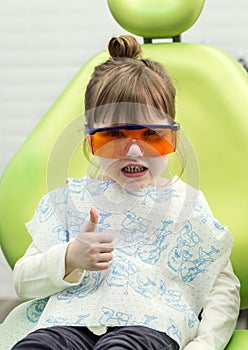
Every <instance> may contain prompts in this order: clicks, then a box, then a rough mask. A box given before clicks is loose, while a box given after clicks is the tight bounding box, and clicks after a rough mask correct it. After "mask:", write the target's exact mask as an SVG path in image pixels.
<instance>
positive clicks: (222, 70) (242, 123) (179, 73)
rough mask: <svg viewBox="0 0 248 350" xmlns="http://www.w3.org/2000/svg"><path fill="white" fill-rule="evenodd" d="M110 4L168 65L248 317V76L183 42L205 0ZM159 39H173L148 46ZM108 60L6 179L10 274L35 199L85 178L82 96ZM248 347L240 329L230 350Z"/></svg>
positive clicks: (0, 236)
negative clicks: (225, 229) (228, 241)
mask: <svg viewBox="0 0 248 350" xmlns="http://www.w3.org/2000/svg"><path fill="white" fill-rule="evenodd" d="M108 5H109V8H110V11H111V12H112V14H113V16H114V18H115V19H116V20H117V22H118V23H119V24H120V25H121V26H122V27H123V28H124V29H125V30H126V31H128V32H130V33H132V34H135V35H137V36H140V37H143V38H144V44H143V55H144V57H148V58H151V59H154V60H157V61H159V62H161V63H162V64H164V65H165V67H166V68H167V70H168V72H169V73H170V75H171V76H172V78H173V80H174V82H175V86H176V89H177V99H176V111H177V114H176V118H177V120H178V121H179V122H180V123H181V125H182V128H183V130H184V133H185V134H186V135H187V137H188V139H189V140H190V141H191V144H192V147H193V148H194V151H195V155H196V157H197V159H198V163H199V164H198V165H197V166H199V169H200V188H201V189H202V190H203V191H204V193H205V195H206V197H207V199H208V201H209V204H210V206H211V208H212V210H213V212H214V214H215V216H216V217H217V218H218V219H219V220H220V222H221V223H222V224H224V225H228V226H229V228H230V230H231V232H232V234H233V239H234V243H233V251H232V256H231V259H232V263H233V267H234V270H235V272H236V274H237V276H238V277H239V279H240V282H241V309H247V308H248V268H247V251H248V250H247V248H248V237H247V236H246V234H247V229H248V224H247V209H248V182H247V173H248V163H247V158H248V136H247V135H248V117H247V115H246V114H247V111H248V75H247V72H246V71H245V70H244V68H243V67H242V66H241V65H240V64H239V63H238V62H236V61H235V59H233V58H232V57H230V56H229V55H227V54H226V53H225V52H223V51H221V50H219V49H217V48H214V47H211V46H207V45H203V44H192V43H182V42H180V35H181V33H183V32H184V31H186V30H187V29H188V28H189V27H191V26H192V25H193V24H194V22H195V21H196V20H197V18H198V16H199V15H200V13H201V11H202V9H203V6H204V0H187V1H185V0H174V1H171V0H142V1H141V0H133V1H130V0H108ZM161 38H173V40H172V41H171V42H170V41H166V42H162V43H161V42H160V43H154V40H153V39H161ZM107 57H108V56H107V52H106V51H103V52H100V53H99V54H97V55H95V56H94V57H93V58H92V59H90V60H89V61H88V62H87V63H86V64H85V65H84V66H83V67H82V69H81V70H80V71H79V72H78V74H77V75H76V76H75V77H74V78H73V79H72V81H71V82H70V84H69V85H68V86H67V88H66V89H65V90H64V92H63V93H62V94H61V96H60V97H59V98H58V99H57V101H56V102H55V103H54V105H53V106H52V107H51V108H50V110H49V111H48V113H47V114H46V115H45V116H44V118H43V119H42V120H41V122H40V123H39V124H38V125H37V127H36V128H35V129H34V131H33V132H32V133H31V135H30V136H29V137H28V138H27V140H26V141H25V142H24V144H23V145H22V146H21V148H20V149H19V151H18V152H17V153H16V155H15V156H14V157H13V159H12V160H11V161H10V163H9V165H8V166H7V168H6V170H5V172H4V174H3V175H2V178H1V181H0V243H1V247H2V250H3V252H4V254H5V257H6V259H7V261H8V263H9V264H10V266H11V267H12V268H13V266H14V264H15V262H16V261H17V259H19V258H20V257H21V256H22V255H23V254H24V252H25V250H26V248H27V246H28V245H29V243H30V237H29V235H28V233H27V231H26V228H25V225H24V223H25V222H27V221H29V220H30V218H31V217H32V216H33V213H34V210H35V209H36V206H37V204H38V202H39V200H40V198H41V196H42V195H44V194H45V193H46V192H47V191H50V190H51V189H53V188H56V187H59V186H63V185H64V184H65V179H66V178H67V177H82V176H84V174H85V173H86V172H87V169H88V163H87V160H86V159H85V156H84V153H83V146H82V143H81V138H82V137H81V131H80V128H81V127H82V123H83V119H82V117H80V116H82V114H83V110H84V106H83V96H84V90H85V88H86V85H87V82H88V80H89V78H90V75H91V73H92V71H93V69H94V66H96V65H98V64H99V63H101V62H102V61H104V60H106V59H107ZM247 347H248V330H239V331H235V332H234V334H233V337H232V339H231V341H230V343H229V345H228V346H227V347H226V349H228V350H245V349H246V348H247ZM199 350H200V349H199Z"/></svg>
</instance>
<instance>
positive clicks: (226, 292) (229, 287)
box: [184, 260, 240, 350]
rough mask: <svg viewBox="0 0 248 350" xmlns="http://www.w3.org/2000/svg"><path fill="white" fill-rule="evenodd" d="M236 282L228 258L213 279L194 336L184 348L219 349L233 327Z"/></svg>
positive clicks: (236, 311)
mask: <svg viewBox="0 0 248 350" xmlns="http://www.w3.org/2000/svg"><path fill="white" fill-rule="evenodd" d="M239 289H240V283H239V280H238V278H237V277H236V275H235V274H234V272H233V269H232V265H231V262H230V260H229V261H228V263H227V264H226V266H225V267H224V269H223V270H222V272H221V273H220V274H219V276H218V278H217V279H216V281H215V283H214V286H213V289H212V291H211V293H210V294H209V296H208V298H207V301H206V304H205V306H204V308H203V312H202V316H201V317H202V318H201V322H200V325H199V328H198V332H197V336H196V338H195V339H194V340H193V341H191V342H190V343H188V344H187V345H186V346H185V347H184V350H199V349H201V350H223V349H224V348H225V346H226V345H227V343H228V342H229V340H230V338H231V336H232V334H233V331H234V329H235V327H236V322H237V318H238V315H239V309H240V295H239Z"/></svg>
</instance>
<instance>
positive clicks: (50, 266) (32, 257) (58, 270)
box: [14, 242, 84, 299]
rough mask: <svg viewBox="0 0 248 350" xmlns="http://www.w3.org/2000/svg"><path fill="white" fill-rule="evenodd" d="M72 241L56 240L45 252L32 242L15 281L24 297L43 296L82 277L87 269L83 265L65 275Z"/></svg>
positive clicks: (71, 284)
mask: <svg viewBox="0 0 248 350" xmlns="http://www.w3.org/2000/svg"><path fill="white" fill-rule="evenodd" d="M68 244H69V243H68V242H66V243H61V244H56V245H54V246H52V247H50V248H49V249H48V250H47V251H45V252H41V251H40V250H39V249H38V248H37V246H36V245H35V244H34V243H31V245H30V246H29V248H28V249H27V251H26V253H25V255H24V256H23V257H22V258H21V259H19V260H18V261H17V263H16V264H15V267H14V285H15V289H16V293H17V295H18V296H19V297H20V298H22V299H30V298H43V297H46V296H49V295H52V294H54V293H57V292H60V291H61V290H63V289H66V288H68V287H71V286H75V285H78V284H79V283H80V282H81V281H82V277H83V274H84V272H83V270H81V269H76V270H74V271H72V272H71V273H70V274H69V275H68V276H66V278H64V276H65V254H66V250H67V246H68Z"/></svg>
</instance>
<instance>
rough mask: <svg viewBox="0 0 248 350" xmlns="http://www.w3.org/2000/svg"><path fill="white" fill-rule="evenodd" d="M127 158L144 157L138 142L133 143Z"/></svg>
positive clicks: (128, 150)
mask: <svg viewBox="0 0 248 350" xmlns="http://www.w3.org/2000/svg"><path fill="white" fill-rule="evenodd" d="M126 156H128V157H142V156H143V152H142V150H141V149H140V146H139V145H138V144H137V143H136V142H132V143H131V144H130V146H129V148H128V149H127V154H126Z"/></svg>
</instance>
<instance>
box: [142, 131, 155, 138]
mask: <svg viewBox="0 0 248 350" xmlns="http://www.w3.org/2000/svg"><path fill="white" fill-rule="evenodd" d="M143 135H144V136H145V137H149V136H158V134H157V132H156V131H155V130H152V129H147V130H146V131H145V132H144V134H143Z"/></svg>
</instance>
